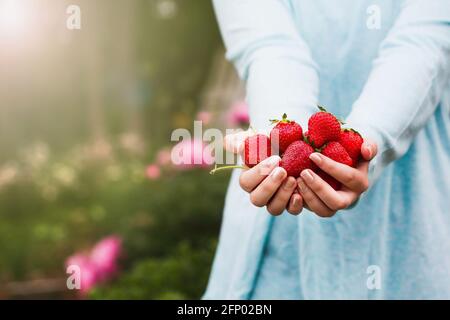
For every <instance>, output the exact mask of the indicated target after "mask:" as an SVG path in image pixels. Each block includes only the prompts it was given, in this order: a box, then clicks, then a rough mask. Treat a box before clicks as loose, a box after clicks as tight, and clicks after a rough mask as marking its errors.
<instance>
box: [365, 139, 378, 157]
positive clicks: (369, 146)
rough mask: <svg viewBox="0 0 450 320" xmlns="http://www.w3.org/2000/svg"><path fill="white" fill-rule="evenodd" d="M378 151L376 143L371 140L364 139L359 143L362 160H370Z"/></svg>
mask: <svg viewBox="0 0 450 320" xmlns="http://www.w3.org/2000/svg"><path fill="white" fill-rule="evenodd" d="M377 152H378V146H377V144H376V143H375V142H374V141H372V140H369V139H367V140H365V141H364V142H363V144H362V145H361V155H362V157H363V159H364V160H367V161H369V160H372V159H373V158H374V157H375V156H376V155H377Z"/></svg>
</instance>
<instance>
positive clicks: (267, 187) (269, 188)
mask: <svg viewBox="0 0 450 320" xmlns="http://www.w3.org/2000/svg"><path fill="white" fill-rule="evenodd" d="M259 188H260V190H261V192H262V193H264V194H269V193H272V192H273V189H274V186H273V183H272V182H270V181H267V180H266V181H264V183H262V184H261V185H260V187H259Z"/></svg>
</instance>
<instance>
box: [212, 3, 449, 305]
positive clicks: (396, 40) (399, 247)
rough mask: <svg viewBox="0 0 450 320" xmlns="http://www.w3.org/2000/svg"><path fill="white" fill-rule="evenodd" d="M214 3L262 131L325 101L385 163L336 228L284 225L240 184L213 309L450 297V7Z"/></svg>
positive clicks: (215, 280)
mask: <svg viewBox="0 0 450 320" xmlns="http://www.w3.org/2000/svg"><path fill="white" fill-rule="evenodd" d="M214 5H215V8H216V12H217V16H218V20H219V24H220V27H221V30H222V34H223V37H224V40H225V44H226V47H227V52H228V53H227V55H228V58H229V59H231V60H232V61H233V62H234V63H235V65H236V67H237V69H238V71H239V74H240V76H241V77H242V78H243V79H244V80H245V81H246V84H247V99H248V102H249V105H250V116H251V122H252V125H253V126H254V127H256V128H258V129H267V127H268V125H269V122H268V119H272V118H277V117H280V115H281V114H282V113H283V112H286V113H287V114H288V116H289V117H290V118H292V119H295V120H297V121H298V122H300V124H302V126H303V128H305V130H306V123H307V119H308V118H309V116H310V115H311V114H312V113H313V112H315V111H316V109H315V105H316V104H317V103H318V102H320V103H321V104H323V105H325V106H326V107H327V108H328V109H329V110H330V111H332V112H333V113H335V114H337V115H340V116H341V117H343V118H346V122H347V123H348V126H350V127H354V128H355V129H357V130H358V131H360V132H361V133H362V134H363V136H365V137H370V138H372V139H374V140H375V141H376V142H377V143H378V149H379V153H378V155H377V157H376V158H375V159H374V160H373V161H372V163H371V166H370V181H371V187H370V189H369V191H368V192H367V193H366V194H364V195H363V197H362V198H361V199H360V201H359V202H358V203H357V204H356V205H355V206H354V207H353V208H352V209H349V210H344V211H341V212H339V213H337V214H336V215H335V216H334V217H333V218H331V219H322V218H319V217H317V216H315V215H314V214H312V213H311V212H308V211H306V210H304V211H303V213H302V214H301V215H300V216H299V217H291V218H286V217H282V218H273V217H271V216H270V215H269V214H268V213H267V212H266V210H265V209H264V208H262V209H261V208H256V207H253V206H252V205H251V204H250V201H249V199H248V195H247V194H246V193H245V192H243V191H241V190H240V188H239V185H238V181H237V180H238V179H237V178H238V175H239V172H234V174H233V177H232V180H231V183H230V186H229V191H228V195H227V199H226V206H225V213H224V219H223V224H222V231H221V235H220V242H219V246H218V249H217V253H216V258H215V261H214V265H213V269H212V273H211V277H210V281H209V285H208V289H207V291H206V294H205V298H207V299H208V298H216V299H227V298H236V299H250V298H266V297H267V298H304V299H350V298H356V299H380V298H381V299H407V298H412V299H417V298H447V299H450V0H409V1H408V0H406V1H398V0H395V1H394V0H392V1H389V0H368V1H365V0H363V1H361V0H339V1H338V0H335V1H332V0H314V1H312V0H311V1H306V0H291V1H288V0H214ZM378 18H379V19H378ZM378 22H380V23H379V27H380V28H377V27H378ZM285 214H287V213H285ZM293 225H295V227H294V228H293V227H292V226H293ZM374 270H375V271H374ZM374 277H375V278H374Z"/></svg>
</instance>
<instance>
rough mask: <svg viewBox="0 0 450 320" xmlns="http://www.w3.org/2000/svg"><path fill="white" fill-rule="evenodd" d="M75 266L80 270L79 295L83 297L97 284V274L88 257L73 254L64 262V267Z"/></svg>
mask: <svg viewBox="0 0 450 320" xmlns="http://www.w3.org/2000/svg"><path fill="white" fill-rule="evenodd" d="M69 266H76V267H78V268H79V270H80V279H79V281H80V294H81V295H82V296H85V295H86V294H87V293H88V292H89V291H91V289H92V288H93V287H94V286H95V285H96V284H97V283H98V282H99V278H98V272H97V269H96V266H95V265H94V263H92V262H91V261H90V259H89V257H88V256H86V255H83V254H75V255H73V256H71V257H69V258H68V259H67V261H66V267H69Z"/></svg>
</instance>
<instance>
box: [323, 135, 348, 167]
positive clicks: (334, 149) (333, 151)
mask: <svg viewBox="0 0 450 320" xmlns="http://www.w3.org/2000/svg"><path fill="white" fill-rule="evenodd" d="M322 154H323V155H324V156H326V157H328V158H330V159H332V160H334V161H336V162H340V163H343V164H346V165H348V166H351V165H352V164H353V160H352V158H350V156H349V155H348V153H347V151H346V150H345V149H344V147H343V146H342V145H341V144H340V143H339V142H336V141H332V142H329V143H327V145H326V146H325V148H323V150H322Z"/></svg>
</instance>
